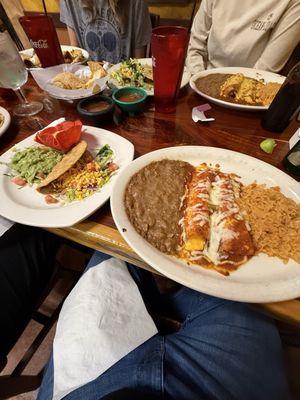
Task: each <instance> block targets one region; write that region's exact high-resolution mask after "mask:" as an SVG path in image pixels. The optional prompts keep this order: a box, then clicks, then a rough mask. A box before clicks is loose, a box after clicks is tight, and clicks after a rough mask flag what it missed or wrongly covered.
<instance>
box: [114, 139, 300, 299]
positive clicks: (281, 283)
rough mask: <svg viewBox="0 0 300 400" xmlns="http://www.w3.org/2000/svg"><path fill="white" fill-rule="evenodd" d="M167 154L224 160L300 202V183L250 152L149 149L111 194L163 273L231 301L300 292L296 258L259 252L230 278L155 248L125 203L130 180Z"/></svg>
mask: <svg viewBox="0 0 300 400" xmlns="http://www.w3.org/2000/svg"><path fill="white" fill-rule="evenodd" d="M164 158H168V159H175V160H184V161H188V162H190V163H191V164H193V165H198V164H200V163H202V162H206V163H212V164H220V165H221V169H222V170H223V171H225V172H233V173H236V174H237V175H239V176H240V177H241V179H242V182H243V183H245V184H249V183H251V182H254V181H255V180H256V181H257V182H258V183H265V184H266V185H267V186H280V188H281V191H282V193H283V194H285V195H286V196H288V197H290V198H292V199H293V200H295V201H296V202H300V184H299V183H297V181H295V180H294V179H292V178H291V177H289V176H288V175H287V174H285V173H284V172H282V171H280V170H279V169H277V168H275V167H273V166H271V165H269V164H267V163H265V162H263V161H260V160H258V159H256V158H253V157H250V156H247V155H245V154H241V153H237V152H234V151H230V150H225V149H219V148H215V147H206V146H182V147H181V146H180V147H170V148H166V149H161V150H157V151H154V152H152V153H148V154H146V155H144V156H142V157H140V158H138V159H136V160H134V161H133V162H132V163H131V164H130V165H128V166H127V167H126V168H125V169H124V170H123V171H122V172H121V173H120V174H119V176H118V178H117V180H116V184H115V185H114V188H113V191H112V195H111V210H112V215H113V218H114V221H115V223H116V225H117V227H118V229H119V232H120V233H121V235H122V236H123V237H124V239H125V240H126V241H127V243H128V244H129V245H130V246H131V247H132V248H133V250H134V251H135V252H136V253H137V254H138V255H139V256H140V257H141V258H142V259H143V260H144V261H145V262H147V263H148V264H150V265H151V266H152V267H153V268H155V269H156V270H157V271H159V272H160V273H162V274H163V275H165V276H167V277H168V278H170V279H173V280H174V281H177V282H179V283H181V284H183V285H185V286H188V287H190V288H192V289H195V290H198V291H201V292H204V293H207V294H210V295H213V296H217V297H222V298H225V299H231V300H237V301H245V302H253V303H256V302H257V303H263V302H272V301H281V300H288V299H293V298H296V297H299V296H300V265H299V264H297V263H296V262H295V261H292V260H290V261H289V262H288V264H284V263H283V262H282V261H281V260H280V259H279V258H276V257H268V256H267V255H266V254H259V255H258V256H255V257H253V258H252V259H250V260H249V261H248V262H247V263H246V264H244V265H242V266H241V267H240V268H239V269H238V270H237V271H235V272H233V273H232V274H231V275H230V276H228V277H225V276H223V275H221V274H219V273H218V272H216V271H213V270H208V269H205V268H202V267H200V266H188V265H187V264H186V263H185V262H183V261H180V260H179V259H178V258H176V257H172V256H168V255H166V254H164V253H161V252H160V251H159V250H157V249H156V248H154V247H153V246H151V244H150V243H148V242H147V241H146V240H145V239H143V238H142V236H140V235H139V234H138V233H137V232H136V230H135V229H134V227H133V226H132V225H131V223H130V221H129V219H128V217H127V214H126V211H125V207H124V203H123V199H124V192H125V188H126V186H127V184H128V182H129V180H130V178H131V177H132V176H133V175H134V174H135V173H136V172H137V171H139V170H140V169H141V168H143V167H144V166H145V165H147V164H149V163H150V162H152V161H157V160H161V159H164Z"/></svg>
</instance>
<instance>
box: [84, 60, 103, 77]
mask: <svg viewBox="0 0 300 400" xmlns="http://www.w3.org/2000/svg"><path fill="white" fill-rule="evenodd" d="M87 64H88V66H89V68H90V70H91V78H94V79H100V78H103V77H104V76H106V75H107V72H106V71H105V69H104V68H103V65H102V64H101V63H100V62H97V61H88V63H87Z"/></svg>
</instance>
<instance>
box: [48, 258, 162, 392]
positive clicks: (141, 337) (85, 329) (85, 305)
mask: <svg viewBox="0 0 300 400" xmlns="http://www.w3.org/2000/svg"><path fill="white" fill-rule="evenodd" d="M156 333H157V329H156V326H155V324H154V322H153V320H152V318H151V317H150V315H149V314H148V312H147V310H146V307H145V305H144V302H143V299H142V297H141V294H140V292H139V290H138V288H137V286H136V284H135V282H134V280H133V279H132V277H131V275H130V274H129V272H128V270H127V267H126V264H125V262H123V261H121V260H117V259H115V258H109V259H108V260H105V261H103V262H101V264H99V265H97V266H95V267H92V268H90V269H89V270H88V271H87V272H86V273H85V274H84V275H83V276H82V277H81V278H80V280H79V282H78V283H77V285H76V286H75V287H74V289H73V290H72V292H71V293H70V295H69V296H68V298H67V300H66V301H65V303H64V305H63V308H62V310H61V312H60V316H59V319H58V323H57V328H56V334H55V338H54V343H53V360H54V388H53V400H60V399H62V398H63V397H64V396H66V395H67V394H68V393H70V392H72V391H73V390H75V389H77V388H78V387H80V386H83V385H84V384H86V383H88V382H90V381H92V380H94V379H96V378H97V377H98V376H100V375H101V374H102V373H103V372H105V371H106V370H107V369H108V368H110V367H111V366H112V365H114V364H115V363H116V362H117V361H119V360H120V359H121V358H123V357H124V356H125V355H126V354H128V353H130V352H131V351H132V350H134V349H135V348H136V347H138V346H139V345H141V344H142V343H144V342H145V341H146V340H148V339H149V338H150V337H152V336H153V335H155V334H156Z"/></svg>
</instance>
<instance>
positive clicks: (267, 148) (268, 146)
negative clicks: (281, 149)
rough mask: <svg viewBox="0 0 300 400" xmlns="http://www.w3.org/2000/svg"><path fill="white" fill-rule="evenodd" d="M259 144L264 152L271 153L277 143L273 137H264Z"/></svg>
mask: <svg viewBox="0 0 300 400" xmlns="http://www.w3.org/2000/svg"><path fill="white" fill-rule="evenodd" d="M259 146H260V148H261V149H262V150H263V151H264V152H265V153H268V154H272V153H273V150H274V149H275V147H276V146H277V144H276V141H275V139H265V140H263V141H262V142H260V145H259Z"/></svg>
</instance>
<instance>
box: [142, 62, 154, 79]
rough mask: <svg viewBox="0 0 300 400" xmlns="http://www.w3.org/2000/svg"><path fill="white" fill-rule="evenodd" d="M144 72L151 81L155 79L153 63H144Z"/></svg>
mask: <svg viewBox="0 0 300 400" xmlns="http://www.w3.org/2000/svg"><path fill="white" fill-rule="evenodd" d="M143 73H144V76H145V77H146V78H147V79H149V80H150V81H153V69H152V66H151V65H144V67H143Z"/></svg>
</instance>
